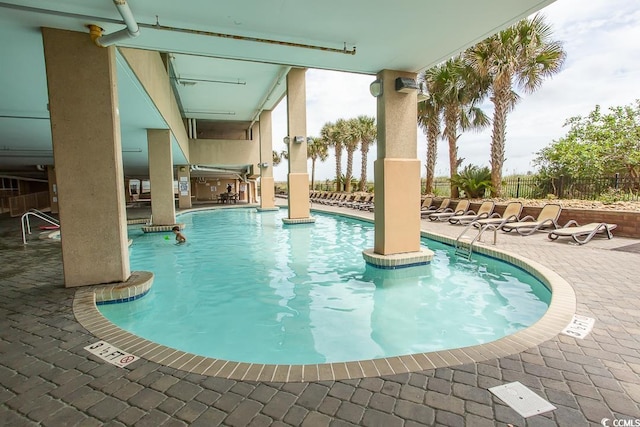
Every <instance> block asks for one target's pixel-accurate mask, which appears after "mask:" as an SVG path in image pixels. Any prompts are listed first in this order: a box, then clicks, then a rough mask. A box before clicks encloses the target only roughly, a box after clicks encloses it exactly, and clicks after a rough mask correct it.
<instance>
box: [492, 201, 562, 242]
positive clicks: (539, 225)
mask: <svg viewBox="0 0 640 427" xmlns="http://www.w3.org/2000/svg"><path fill="white" fill-rule="evenodd" d="M561 211H562V207H561V206H560V205H556V204H553V203H549V204H546V205H544V206H543V207H542V210H541V211H540V213H539V214H538V217H537V218H534V217H532V216H531V215H527V216H525V217H524V218H522V219H521V220H520V221H518V222H510V223H508V224H505V225H503V226H502V231H506V232H507V233H509V232H511V231H512V230H516V231H517V232H518V234H520V235H521V236H528V235H530V234H533V233H535V232H536V231H538V230H541V229H543V228H549V227H553V228H560V227H559V226H558V218H559V217H560V212H561Z"/></svg>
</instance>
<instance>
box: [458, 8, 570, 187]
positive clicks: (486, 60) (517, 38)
mask: <svg viewBox="0 0 640 427" xmlns="http://www.w3.org/2000/svg"><path fill="white" fill-rule="evenodd" d="M551 36H552V31H551V27H550V26H549V25H548V24H546V23H545V22H544V16H543V15H541V14H536V15H535V16H534V17H533V18H531V19H523V20H522V21H520V22H518V23H517V24H515V25H513V26H511V27H509V28H507V29H506V30H503V31H501V32H499V33H498V34H495V35H493V36H491V37H489V38H488V39H486V40H484V41H482V42H480V43H478V44H477V45H475V46H473V47H472V48H469V49H468V50H467V51H466V52H465V53H464V56H465V59H466V60H467V62H468V63H469V64H470V65H471V66H472V67H473V69H474V70H475V71H476V72H477V73H478V74H479V75H480V76H482V77H483V78H486V79H489V80H490V82H491V88H490V100H491V102H492V103H493V105H494V111H493V131H492V135H491V185H492V187H493V190H492V196H494V197H499V196H500V195H501V193H502V167H503V164H504V148H505V135H506V126H507V114H508V113H509V112H510V111H511V110H513V108H514V107H515V104H516V103H517V101H518V99H519V96H518V95H517V94H516V93H515V92H514V90H513V86H514V84H515V85H516V86H517V87H518V88H520V89H521V90H523V91H524V92H525V93H533V92H535V91H536V90H537V89H538V88H539V87H540V86H541V85H542V82H543V80H544V79H545V78H546V77H550V76H553V75H554V74H556V73H557V72H559V71H560V68H561V67H562V63H563V62H564V60H565V58H566V53H565V51H564V50H563V49H562V44H561V43H560V42H559V41H554V40H551Z"/></svg>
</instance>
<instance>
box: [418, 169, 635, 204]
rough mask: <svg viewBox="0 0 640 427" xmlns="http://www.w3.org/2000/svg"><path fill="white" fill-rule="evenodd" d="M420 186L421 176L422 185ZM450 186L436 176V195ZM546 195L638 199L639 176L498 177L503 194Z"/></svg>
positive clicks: (540, 196)
mask: <svg viewBox="0 0 640 427" xmlns="http://www.w3.org/2000/svg"><path fill="white" fill-rule="evenodd" d="M424 186H425V180H424V179H423V180H422V188H424ZM450 187H451V184H450V183H449V179H448V178H436V180H435V183H434V189H435V191H434V192H435V194H436V195H437V196H443V197H449V196H450V194H451V188H450ZM487 195H488V194H487ZM549 195H553V196H554V197H556V198H558V199H581V200H596V199H607V200H611V201H616V200H624V201H638V200H640V180H638V179H637V178H636V179H633V178H630V177H626V178H625V177H621V176H620V174H616V175H614V176H612V177H598V178H570V177H564V176H560V177H557V178H541V177H539V176H526V177H509V178H505V179H504V180H503V181H502V196H503V197H511V198H525V199H543V198H544V199H546V198H549Z"/></svg>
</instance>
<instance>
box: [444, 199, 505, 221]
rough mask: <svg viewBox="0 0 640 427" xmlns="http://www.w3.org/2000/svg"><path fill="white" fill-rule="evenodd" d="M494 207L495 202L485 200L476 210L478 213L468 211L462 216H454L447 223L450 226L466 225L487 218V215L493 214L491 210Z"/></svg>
mask: <svg viewBox="0 0 640 427" xmlns="http://www.w3.org/2000/svg"><path fill="white" fill-rule="evenodd" d="M495 205H496V204H495V202H493V201H492V200H485V201H484V202H482V204H481V205H480V207H479V208H478V212H474V211H471V210H470V211H468V212H467V213H465V214H464V215H454V216H452V217H451V218H449V222H450V223H451V224H460V225H467V224H469V223H470V222H472V221H476V220H479V219H484V218H489V215H491V214H492V213H493V208H494V207H495Z"/></svg>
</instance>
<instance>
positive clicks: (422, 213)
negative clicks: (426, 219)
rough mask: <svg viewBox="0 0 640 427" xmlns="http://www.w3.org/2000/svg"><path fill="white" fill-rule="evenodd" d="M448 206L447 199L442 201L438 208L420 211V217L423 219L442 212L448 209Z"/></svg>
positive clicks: (449, 201)
mask: <svg viewBox="0 0 640 427" xmlns="http://www.w3.org/2000/svg"><path fill="white" fill-rule="evenodd" d="M450 204H451V199H449V198H445V199H442V202H440V206H439V207H437V208H433V209H426V210H420V216H421V217H423V216H428V215H431V214H434V213H440V212H444V211H445V209H447V208H449V205H450Z"/></svg>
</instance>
